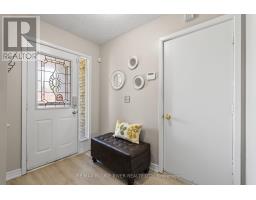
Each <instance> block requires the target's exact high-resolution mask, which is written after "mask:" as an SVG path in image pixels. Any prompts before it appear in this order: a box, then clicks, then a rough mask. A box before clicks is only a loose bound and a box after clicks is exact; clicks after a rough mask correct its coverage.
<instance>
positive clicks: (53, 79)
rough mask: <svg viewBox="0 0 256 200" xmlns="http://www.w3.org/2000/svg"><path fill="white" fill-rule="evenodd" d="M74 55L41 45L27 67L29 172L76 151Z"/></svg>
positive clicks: (76, 63)
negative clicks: (35, 58) (33, 60)
mask: <svg viewBox="0 0 256 200" xmlns="http://www.w3.org/2000/svg"><path fill="white" fill-rule="evenodd" d="M77 68H78V62H77V56H76V55H73V54H70V53H67V52H64V51H61V50H58V49H55V48H52V47H49V46H45V45H40V52H38V55H37V61H35V62H29V63H28V65H27V74H28V76H27V77H28V81H27V83H28V85H27V168H28V170H30V169H33V168H36V167H39V166H41V165H44V164H47V163H49V162H52V161H55V160H57V159H60V158H63V157H66V156H69V155H71V154H74V153H76V152H77V142H78V137H77V124H78V122H77V93H78V91H77V90H78V88H77V85H78V84H77V83H78V82H77V77H78V75H77V73H78V69H77Z"/></svg>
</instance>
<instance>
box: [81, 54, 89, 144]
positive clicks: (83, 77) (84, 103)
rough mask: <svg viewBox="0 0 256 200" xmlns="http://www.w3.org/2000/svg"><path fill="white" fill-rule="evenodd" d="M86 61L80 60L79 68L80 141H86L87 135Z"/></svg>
mask: <svg viewBox="0 0 256 200" xmlns="http://www.w3.org/2000/svg"><path fill="white" fill-rule="evenodd" d="M87 62H88V61H87V60H86V59H84V58H80V67H79V133H80V140H84V139H87V138H88V137H89V135H88V133H89V131H88V67H87Z"/></svg>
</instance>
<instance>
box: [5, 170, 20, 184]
mask: <svg viewBox="0 0 256 200" xmlns="http://www.w3.org/2000/svg"><path fill="white" fill-rule="evenodd" d="M19 176H21V169H15V170H12V171H9V172H7V173H6V181H9V180H11V179H14V178H17V177H19Z"/></svg>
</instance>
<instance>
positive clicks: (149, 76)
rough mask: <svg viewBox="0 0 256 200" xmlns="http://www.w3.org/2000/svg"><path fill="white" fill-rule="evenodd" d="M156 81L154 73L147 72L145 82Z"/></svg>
mask: <svg viewBox="0 0 256 200" xmlns="http://www.w3.org/2000/svg"><path fill="white" fill-rule="evenodd" d="M155 79H156V73H155V72H149V73H147V80H148V81H152V80H155Z"/></svg>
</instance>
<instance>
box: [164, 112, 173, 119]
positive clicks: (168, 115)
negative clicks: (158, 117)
mask: <svg viewBox="0 0 256 200" xmlns="http://www.w3.org/2000/svg"><path fill="white" fill-rule="evenodd" d="M164 118H165V119H166V120H170V119H171V118H172V117H171V114H169V113H166V114H165V115H164Z"/></svg>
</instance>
